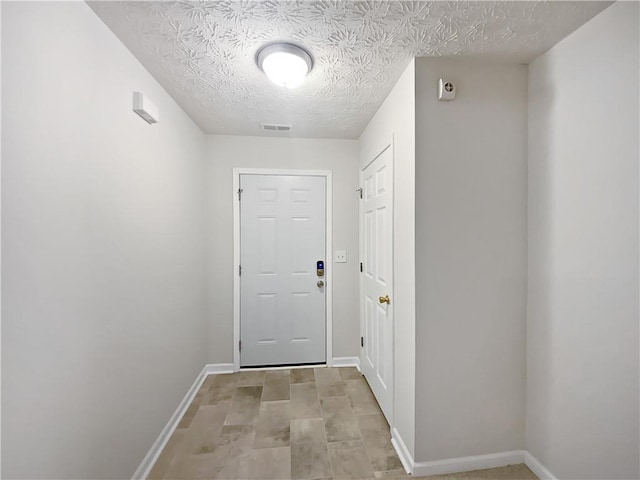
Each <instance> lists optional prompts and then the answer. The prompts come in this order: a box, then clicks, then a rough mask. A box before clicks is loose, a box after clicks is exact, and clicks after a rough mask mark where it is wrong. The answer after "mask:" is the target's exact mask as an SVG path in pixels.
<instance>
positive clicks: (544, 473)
mask: <svg viewBox="0 0 640 480" xmlns="http://www.w3.org/2000/svg"><path fill="white" fill-rule="evenodd" d="M524 464H525V465H526V466H527V467H529V469H530V470H531V471H532V472H533V473H535V474H536V477H538V478H539V479H540V480H558V479H557V478H556V477H555V476H554V475H553V474H552V473H551V472H550V471H549V470H547V468H546V467H545V466H544V465H542V464H541V463H540V462H539V461H538V459H537V458H536V457H534V456H533V455H531V454H530V453H529V452H524Z"/></svg>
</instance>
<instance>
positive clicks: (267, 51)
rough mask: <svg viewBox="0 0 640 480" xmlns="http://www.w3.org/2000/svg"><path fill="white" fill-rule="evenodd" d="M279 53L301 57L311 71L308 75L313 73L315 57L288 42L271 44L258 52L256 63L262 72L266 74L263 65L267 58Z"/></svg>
mask: <svg viewBox="0 0 640 480" xmlns="http://www.w3.org/2000/svg"><path fill="white" fill-rule="evenodd" d="M279 52H283V53H290V54H292V55H295V56H297V57H300V58H301V59H302V60H304V61H305V63H306V64H307V67H308V69H309V70H308V72H307V75H308V74H309V73H311V70H312V69H313V57H312V56H311V54H310V53H309V52H308V51H307V50H306V49H304V48H302V47H300V46H298V45H295V44H293V43H288V42H278V43H270V44H268V45H265V46H264V47H262V48H260V50H258V52H257V53H256V63H257V64H258V67H260V70H262V71H263V72H264V69H263V68H262V64H263V62H264V60H265V58H267V57H268V56H269V55H271V54H272V53H279Z"/></svg>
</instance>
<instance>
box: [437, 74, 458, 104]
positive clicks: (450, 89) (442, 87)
mask: <svg viewBox="0 0 640 480" xmlns="http://www.w3.org/2000/svg"><path fill="white" fill-rule="evenodd" d="M455 98H456V86H455V85H454V84H453V82H450V81H448V80H444V79H442V78H441V79H440V80H439V81H438V100H444V101H450V100H453V99H455Z"/></svg>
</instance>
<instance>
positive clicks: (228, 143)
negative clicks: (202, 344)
mask: <svg viewBox="0 0 640 480" xmlns="http://www.w3.org/2000/svg"><path fill="white" fill-rule="evenodd" d="M207 138H208V140H207V141H208V160H209V164H208V167H209V174H208V188H209V205H210V207H211V208H212V210H211V216H210V221H209V225H210V229H211V232H210V241H209V245H208V247H207V251H208V253H209V285H208V288H209V305H210V313H209V326H210V328H209V332H210V333H209V343H208V345H209V363H231V362H233V349H232V348H233V278H234V267H233V211H232V206H233V203H232V202H233V198H234V193H233V191H232V180H233V169H234V168H273V169H305V170H331V171H332V172H333V199H332V200H333V249H334V250H346V251H347V263H333V261H332V260H333V259H327V265H329V266H330V267H331V268H333V286H332V287H331V288H333V356H334V357H355V356H357V355H358V349H359V341H360V327H359V323H358V271H359V270H358V268H359V267H358V197H357V194H356V188H357V185H358V143H357V141H356V140H330V139H302V138H296V139H293V138H267V137H245V136H227V135H209V136H208V137H207Z"/></svg>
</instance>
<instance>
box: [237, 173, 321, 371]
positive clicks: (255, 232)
mask: <svg viewBox="0 0 640 480" xmlns="http://www.w3.org/2000/svg"><path fill="white" fill-rule="evenodd" d="M240 189H241V201H240V267H241V271H240V272H241V273H240V340H241V344H240V365H241V366H244V367H246V366H261V365H294V364H296V365H297V364H308V363H325V362H326V343H325V342H326V320H325V318H326V315H325V308H326V303H325V290H326V288H327V287H326V285H324V286H323V285H321V284H320V283H319V282H322V283H325V277H319V276H318V274H317V273H318V272H317V268H316V267H317V262H318V261H322V262H324V261H325V258H324V256H325V231H326V212H325V210H326V178H325V177H322V176H303V175H248V174H243V175H240Z"/></svg>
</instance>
